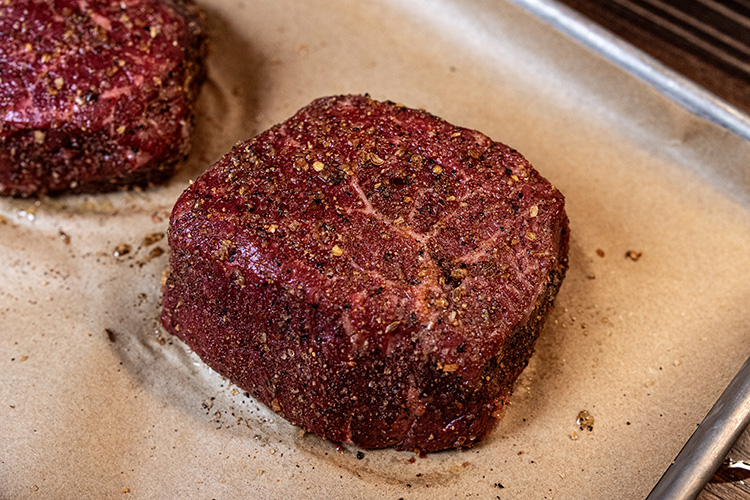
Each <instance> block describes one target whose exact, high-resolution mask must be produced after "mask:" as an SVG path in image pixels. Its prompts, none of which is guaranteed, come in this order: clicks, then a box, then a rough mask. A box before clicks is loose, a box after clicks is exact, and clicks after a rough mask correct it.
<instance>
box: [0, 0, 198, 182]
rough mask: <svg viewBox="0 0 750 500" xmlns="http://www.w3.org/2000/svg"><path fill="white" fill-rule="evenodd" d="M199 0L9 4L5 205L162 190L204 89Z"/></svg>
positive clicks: (1, 176)
mask: <svg viewBox="0 0 750 500" xmlns="http://www.w3.org/2000/svg"><path fill="white" fill-rule="evenodd" d="M201 23H202V14H201V12H200V11H199V10H198V9H197V7H196V6H195V5H194V4H193V3H192V1H191V0H131V1H129V2H127V4H126V3H125V2H102V1H85V0H55V1H42V0H31V1H12V2H6V5H5V6H4V7H3V8H2V12H0V194H4V195H12V196H32V195H42V194H57V193H63V192H74V193H80V192H96V191H109V190H113V189H117V188H121V187H128V186H134V185H140V186H145V185H148V184H150V183H154V182H159V181H163V180H164V179H166V178H167V177H168V176H170V175H171V174H172V172H173V171H174V169H175V167H176V166H177V165H178V164H179V162H180V161H181V160H182V159H183V158H184V156H185V155H186V154H187V151H188V149H189V136H190V133H191V129H192V120H193V112H192V108H193V102H194V100H195V97H196V94H197V92H198V89H199V86H200V83H201V82H202V80H203V77H204V73H205V70H204V67H203V62H202V60H203V56H204V52H205V46H204V39H205V36H204V30H203V27H202V24H201Z"/></svg>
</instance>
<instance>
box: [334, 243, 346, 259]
mask: <svg viewBox="0 0 750 500" xmlns="http://www.w3.org/2000/svg"><path fill="white" fill-rule="evenodd" d="M331 255H333V256H334V257H341V256H342V255H344V251H343V250H342V249H341V247H340V246H338V245H333V248H331Z"/></svg>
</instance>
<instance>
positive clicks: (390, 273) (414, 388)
mask: <svg viewBox="0 0 750 500" xmlns="http://www.w3.org/2000/svg"><path fill="white" fill-rule="evenodd" d="M169 244H170V246H171V248H172V253H171V256H170V267H171V273H170V274H169V277H168V279H167V281H166V284H165V287H164V309H163V316H162V322H163V324H164V326H165V327H166V328H167V330H169V331H170V332H172V333H173V334H175V335H177V336H178V337H179V338H181V339H183V340H184V341H185V342H186V343H187V344H188V345H189V346H190V347H191V348H192V349H193V350H194V351H195V352H196V353H197V354H198V355H199V356H200V357H201V358H202V359H203V360H205V362H206V363H208V365H210V366H211V367H213V368H214V369H215V370H217V371H218V372H219V373H221V374H223V375H225V376H226V377H228V378H229V379H231V380H232V381H233V382H235V383H236V384H237V385H238V386H239V387H241V388H243V389H244V390H246V391H249V392H250V393H251V394H252V395H253V396H254V397H255V398H257V399H258V400H260V401H262V402H263V403H265V404H266V405H268V406H269V407H270V408H272V409H273V410H274V411H276V412H278V413H279V414H281V415H283V416H284V417H285V418H286V419H288V420H289V421H291V422H293V423H294V424H296V425H299V426H301V427H302V428H304V429H306V430H307V431H310V432H313V433H315V434H318V435H321V436H324V437H326V438H328V439H330V440H333V441H337V442H346V443H353V444H355V445H357V446H359V447H362V448H383V447H393V448H396V449H401V450H404V449H405V450H414V449H418V450H420V451H434V450H440V449H445V448H453V447H468V446H471V445H473V444H475V443H476V442H478V441H479V440H480V439H482V438H483V437H484V436H485V435H486V434H487V433H488V432H489V430H490V429H491V428H492V427H493V425H494V423H495V422H496V420H497V419H499V418H500V417H501V416H502V414H503V409H504V406H505V405H506V403H507V401H508V398H509V396H510V393H511V389H512V386H513V382H514V380H515V379H516V377H517V376H518V375H519V373H520V372H521V371H522V370H523V368H524V367H525V366H526V364H527V362H528V359H529V356H531V354H532V351H533V344H534V341H535V339H536V337H537V335H538V333H539V331H540V329H541V328H542V324H543V322H544V319H545V317H546V316H547V313H548V312H549V310H550V308H551V307H552V302H553V299H554V297H555V295H556V293H557V291H558V289H559V287H560V284H561V282H562V280H563V277H564V275H565V271H566V269H567V252H568V221H567V217H566V214H565V210H564V200H563V195H562V194H561V193H560V192H559V191H558V190H557V189H555V188H554V187H553V186H552V185H550V183H549V182H548V181H546V180H545V179H544V178H542V177H541V176H540V175H539V173H537V171H536V170H535V169H534V168H533V167H532V166H531V165H530V164H529V162H528V161H526V160H525V159H524V158H523V157H522V156H521V155H520V154H519V153H518V152H516V151H514V150H513V149H510V148H509V147H507V146H505V145H503V144H500V143H498V142H493V141H492V140H491V139H489V138H488V137H487V136H485V135H483V134H481V133H479V132H476V131H473V130H468V129H465V128H460V127H456V126H454V125H451V124H449V123H447V122H445V121H443V120H441V119H439V118H437V117H435V116H432V115H430V114H428V113H426V112H424V111H419V110H414V109H409V108H406V107H404V106H401V105H398V104H394V103H391V102H377V101H374V100H372V99H370V98H369V97H368V96H339V97H330V98H321V99H318V100H316V101H314V102H313V103H311V104H310V105H308V106H306V107H305V108H303V109H301V110H300V111H299V112H298V113H297V114H296V115H295V116H294V117H292V118H291V119H289V120H287V121H286V122H284V123H282V124H280V125H277V126H274V127H272V128H271V129H269V130H267V131H266V132H263V133H262V134H260V135H258V136H257V137H255V138H254V139H251V140H249V141H247V142H245V143H241V144H239V145H237V146H236V147H235V148H234V149H233V150H232V151H231V152H230V153H229V154H227V155H226V156H224V158H222V159H221V160H220V161H219V162H217V163H216V164H215V165H214V166H213V167H211V168H210V169H209V170H208V171H207V172H206V173H205V174H204V175H202V176H201V177H200V178H199V179H197V180H196V182H195V183H193V184H192V185H191V186H190V187H189V188H188V189H187V190H186V191H185V192H184V193H183V195H182V196H181V197H180V199H179V200H178V201H177V203H176V205H175V207H174V210H173V212H172V217H171V225H170V230H169Z"/></svg>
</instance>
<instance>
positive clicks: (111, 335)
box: [104, 328, 116, 342]
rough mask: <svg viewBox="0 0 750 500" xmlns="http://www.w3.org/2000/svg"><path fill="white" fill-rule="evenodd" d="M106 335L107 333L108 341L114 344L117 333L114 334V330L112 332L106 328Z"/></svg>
mask: <svg viewBox="0 0 750 500" xmlns="http://www.w3.org/2000/svg"><path fill="white" fill-rule="evenodd" d="M104 333H106V334H107V339H108V340H109V341H110V342H114V341H115V340H116V335H115V332H114V330H112V329H110V328H105V329H104Z"/></svg>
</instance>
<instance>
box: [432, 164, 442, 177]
mask: <svg viewBox="0 0 750 500" xmlns="http://www.w3.org/2000/svg"><path fill="white" fill-rule="evenodd" d="M432 173H433V174H435V175H440V174H442V173H443V167H441V166H440V165H435V166H434V167H432Z"/></svg>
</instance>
